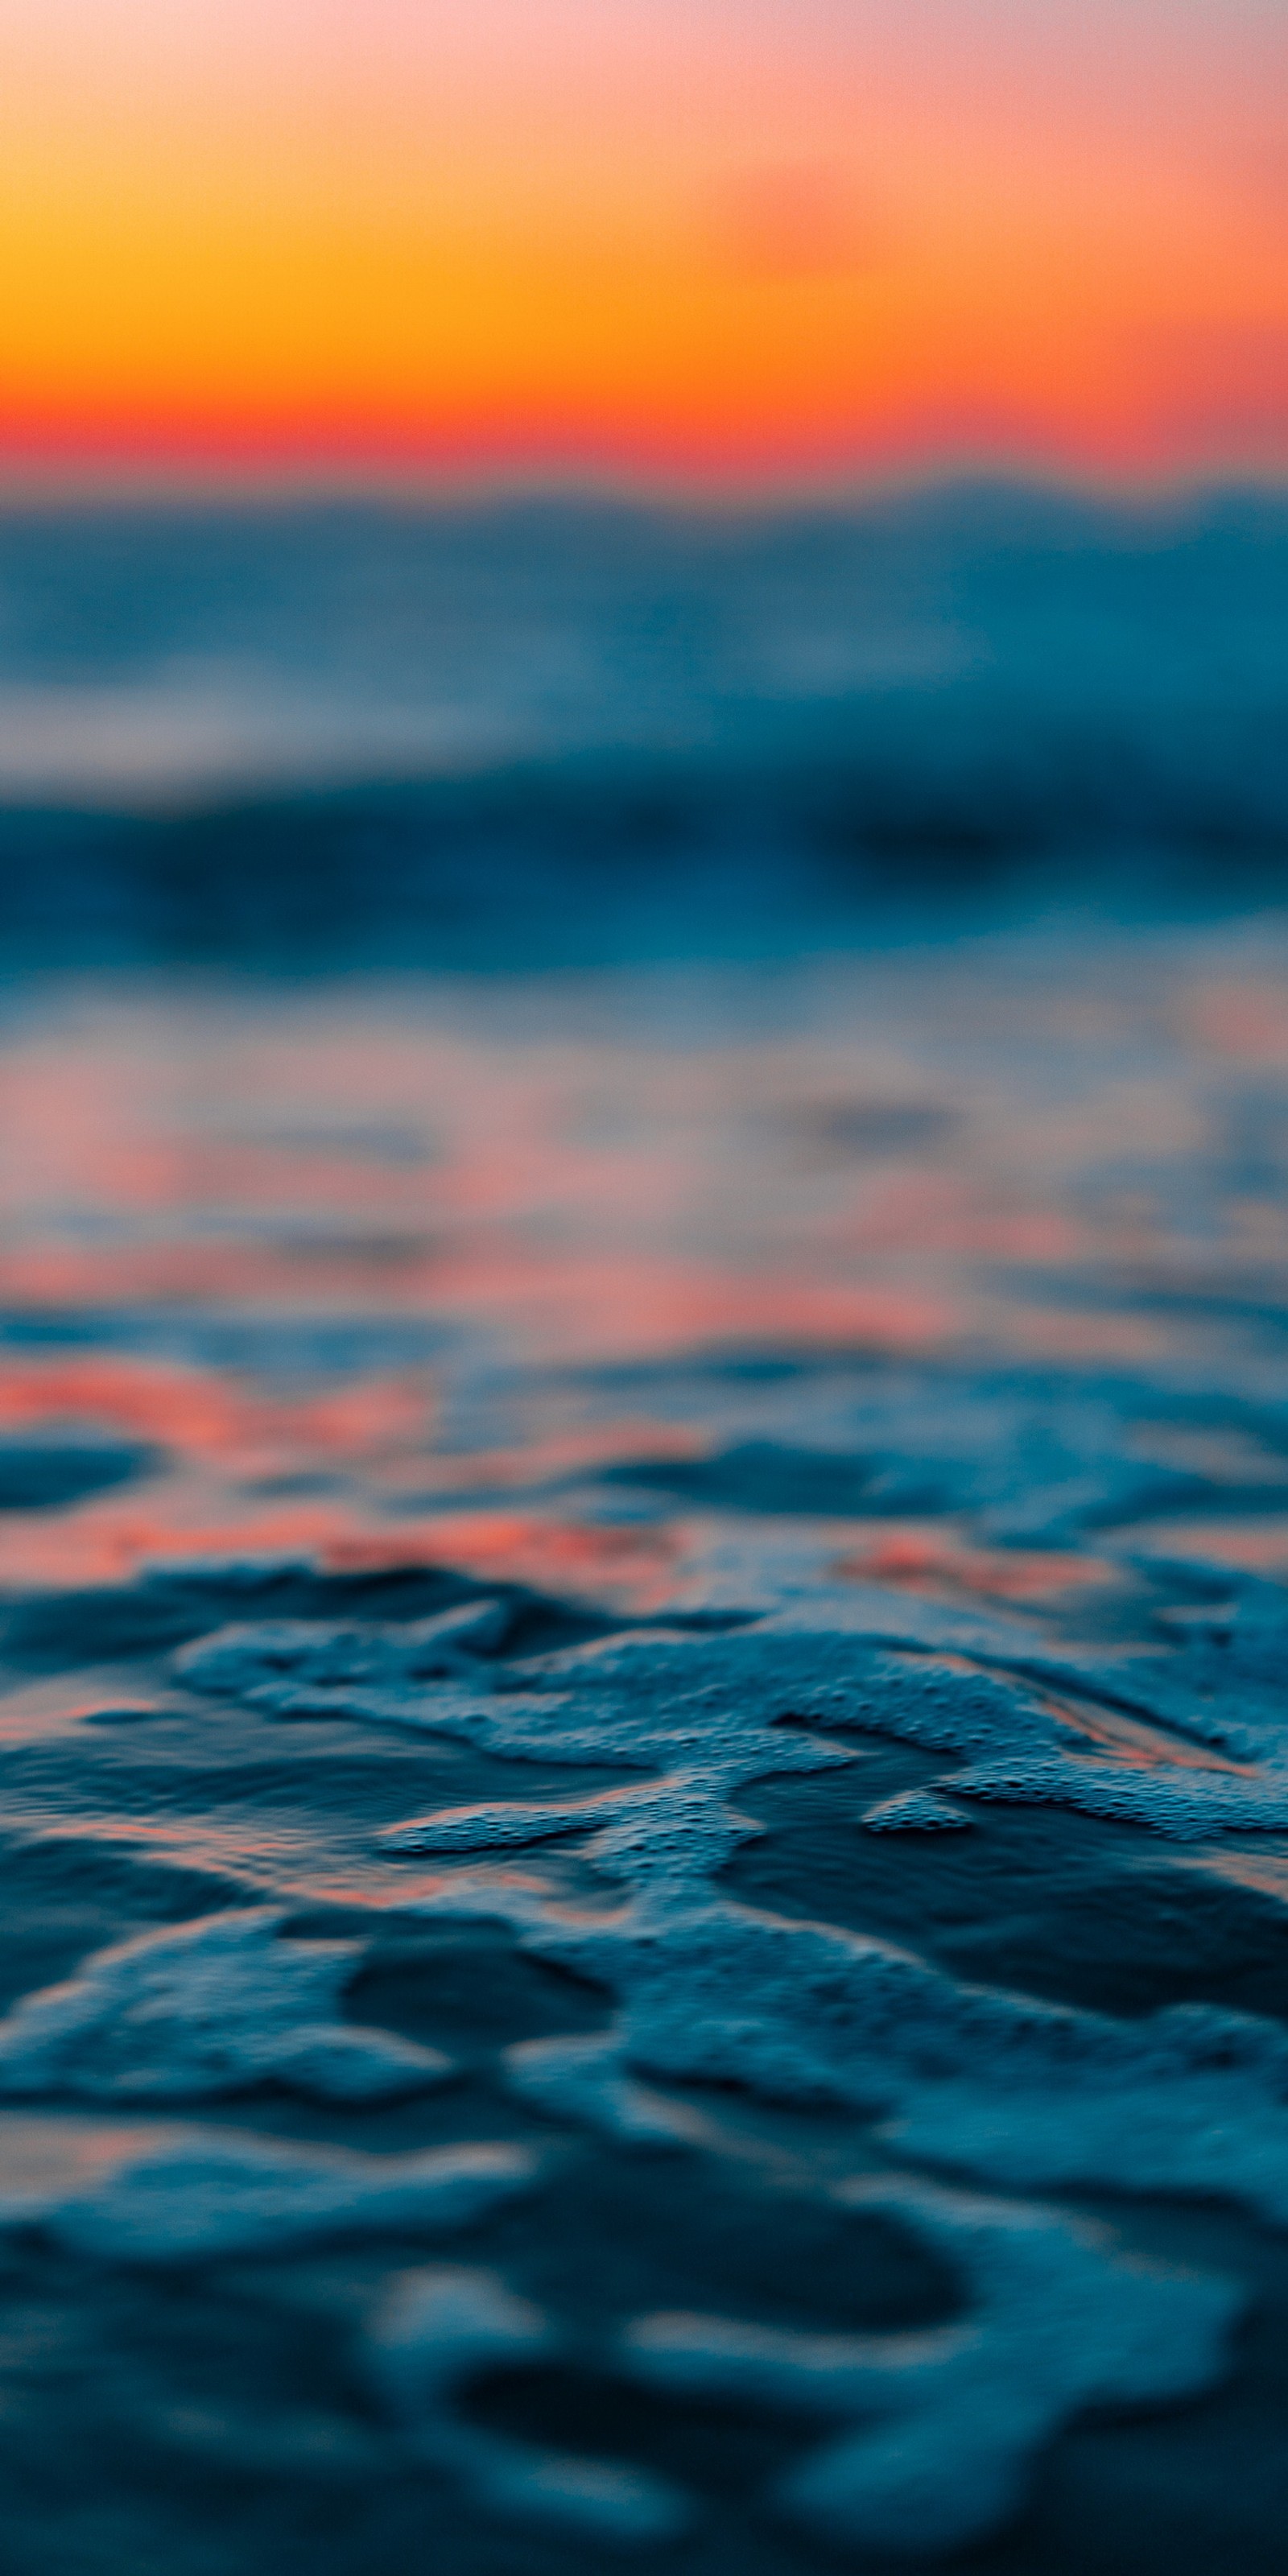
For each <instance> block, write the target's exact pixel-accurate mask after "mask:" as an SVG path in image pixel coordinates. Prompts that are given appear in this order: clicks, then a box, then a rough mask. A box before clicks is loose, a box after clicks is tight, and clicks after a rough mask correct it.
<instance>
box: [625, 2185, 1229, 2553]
mask: <svg viewBox="0 0 1288 2576" xmlns="http://www.w3.org/2000/svg"><path fill="white" fill-rule="evenodd" d="M846 2197H847V2198H848V2199H849V2200H850V2202H851V2203H852V2205H854V2206H856V2207H857V2208H860V2209H863V2210H866V2211H869V2212H875V2213H881V2214H884V2215H887V2216H890V2217H893V2218H896V2219H897V2220H899V2221H900V2222H901V2223H902V2224H903V2225H905V2226H907V2227H909V2228H910V2229H911V2230H912V2231H913V2233H914V2234H916V2235H920V2236H922V2237H923V2238H925V2239H927V2240H928V2241H929V2242H930V2243H931V2244H932V2245H934V2247H935V2248H936V2249H937V2250H938V2251H940V2252H941V2253H944V2254H946V2255H947V2256H948V2257H949V2259H950V2260H951V2261H952V2262H953V2264H954V2265H955V2266H956V2268H957V2269H958V2271H959V2272H960V2273H962V2274H964V2276H965V2280H966V2284H967V2287H968V2291H969V2295H970V2302H971V2304H970V2308H969V2311H968V2313H967V2314H966V2316H964V2317H963V2318H961V2319H955V2320H953V2321H952V2322H950V2323H948V2324H946V2325H942V2326H938V2327H936V2328H934V2329H932V2330H930V2331H927V2332H919V2333H914V2334H908V2333H903V2334H889V2335H812V2334H801V2333H795V2332H791V2331H786V2330H783V2329H781V2328H773V2327H767V2326H756V2325H747V2324H743V2323H741V2322H732V2321H729V2320H727V2319H724V2318H714V2317H702V2316H687V2315H679V2316H653V2317H644V2318H640V2319H638V2320H637V2321H636V2323H635V2324H634V2325H633V2326H632V2327H631V2328H630V2329H629V2330H628V2332H627V2334H626V2336H625V2338H624V2345H623V2357H624V2359H625V2362H626V2364H627V2366H628V2367H629V2368H631V2369H633V2370H634V2371H635V2372H636V2374H637V2375H638V2376H639V2377H641V2378H643V2379H646V2380H648V2381H650V2382H651V2383H653V2384H655V2385H660V2386H663V2387H666V2388H671V2389H676V2390H680V2391H683V2392H684V2393H686V2394H701V2395H704V2396H721V2397H735V2398H736V2397H744V2398H751V2399H753V2400H755V2401H758V2402H759V2403H761V2404H769V2405H775V2406H782V2407H786V2408H791V2409H794V2410H799V2411H800V2412H802V2413H804V2414H806V2415H812V2414H818V2415H821V2416H823V2417H825V2418H827V2419H829V2421H830V2423H831V2425H832V2426H833V2428H835V2424H836V2420H837V2419H838V2418H839V2419H841V2424H842V2427H843V2429H842V2430H840V2431H839V2432H838V2431H837V2430H835V2429H832V2430H831V2431H830V2432H829V2433H828V2435H827V2436H826V2438H825V2439H824V2440H823V2441H822V2443H821V2444H820V2445H819V2447H818V2448H817V2449H815V2450H814V2451H812V2452H811V2453H810V2454H809V2455H808V2456H807V2457H806V2458H805V2460H804V2461H803V2462H802V2464H801V2465H800V2466H799V2467H797V2468H795V2469H794V2470H793V2471H792V2472H791V2473H790V2475H789V2476H788V2477H787V2478H785V2479H784V2480H783V2481H782V2482H781V2484H780V2486H779V2489H778V2502H779V2504H780V2506H781V2507H782V2509H784V2510H785V2511H786V2512H787V2513H789V2514H790V2515H791V2516H792V2517H793V2519H794V2520H796V2521H798V2522H801V2523H803V2524H805V2525H806V2526H807V2527H808V2528H809V2529H810V2530H811V2531H813V2532H815V2533H817V2534H818V2535H819V2536H820V2537H822V2538H825V2539H827V2540H830V2541H832V2542H834V2543H839V2544H840V2545H841V2546H843V2547H847V2548H859V2549H888V2550H898V2551H905V2550H907V2551H916V2552H920V2551H940V2550H946V2549H957V2548H962V2547H966V2546H968V2545H969V2544H970V2543H971V2542H972V2541H975V2540H979V2539H981V2538H984V2537H986V2536H987V2534H988V2533H989V2532H990V2531H992V2530H993V2529H995V2528H996V2527H997V2526H998V2525H999V2524H1000V2523H1003V2522H1005V2521H1007V2520H1009V2518H1010V2517H1011V2515H1012V2514H1013V2513H1014V2512H1015V2510H1016V2509H1017V2507H1018V2506H1019V2504H1020V2503H1021V2501H1022V2499H1023V2494H1024V2490H1025V2487H1026V2485H1027V2483H1028V2479H1029V2476H1030V2473H1031V2470H1032V2466H1033V2463H1034V2459H1035V2456H1036V2454H1037V2453H1038V2452H1039V2450H1040V2448H1041V2446H1042V2445H1043V2443H1045V2442H1046V2441H1047V2440H1048V2438H1049V2437H1050V2435H1051V2434H1052V2433H1053V2432H1054V2431H1055V2430H1056V2429H1057V2427H1058V2426H1059V2425H1060V2424H1061V2423H1062V2422H1064V2421H1065V2420H1066V2418H1067V2417H1068V2416H1069V2415H1071V2414H1072V2413H1074V2412H1075V2411H1076V2410H1077V2409H1078V2408H1080V2407H1082V2406H1086V2405H1105V2404H1113V2403H1119V2404H1125V2405H1136V2404H1140V2403H1149V2402H1154V2403H1157V2402H1159V2401H1160V2400H1167V2399H1175V2398H1180V2397H1186V2396H1191V2395H1193V2394H1194V2393H1196V2392H1197V2391H1198V2390H1200V2389H1202V2388H1205V2387H1207V2386H1209V2385H1210V2384H1211V2382H1212V2381H1213V2380H1214V2379H1216V2378H1217V2377H1218V2376H1219V2375H1220V2374H1221V2372H1222V2370H1223V2368H1224V2365H1225V2361H1226V2339H1227V2335H1228V2331H1229V2328H1230V2326H1231V2325H1232V2323H1233V2321H1234V2318H1235V2316H1236V2314H1237V2312H1238V2309H1239V2306H1240V2304H1241V2302H1240V2298H1239V2294H1238V2293H1237V2292H1236V2291H1235V2290H1234V2289H1232V2288H1231V2286H1230V2285H1229V2284H1227V2283H1225V2282H1222V2281H1219V2280H1215V2279H1212V2278H1205V2277H1200V2276H1197V2275H1194V2274H1190V2273H1182V2272H1176V2271H1165V2270H1163V2269H1161V2268H1160V2267H1158V2266H1156V2265H1152V2264H1145V2263H1139V2262H1135V2261H1129V2260H1127V2259H1125V2258H1124V2257H1123V2256H1122V2255H1121V2254H1120V2253H1118V2252H1116V2251H1115V2250H1114V2249H1113V2247H1112V2245H1111V2243H1110V2241H1109V2240H1108V2238H1107V2237H1106V2236H1105V2234H1104V2233H1103V2232H1102V2231H1101V2230H1099V2229H1097V2228H1095V2227H1092V2226H1088V2225H1086V2224H1084V2223H1082V2222H1080V2221H1077V2220H1073V2219H1069V2218H1066V2217H1064V2216H1059V2215H1056V2214H1055V2213H1053V2212H1049V2211H1045V2210H1038V2209H1032V2208H1017V2207H1014V2206H1008V2205H1006V2204H1005V2203H999V2202H995V2201H993V2202H983V2201H979V2200H974V2199H967V2198H965V2197H963V2196H962V2195H960V2194H955V2193H954V2194H950V2193H947V2192H944V2191H940V2190H936V2189H934V2188H933V2187H932V2186H928V2185H926V2184H923V2183H916V2182H911V2181H906V2180H879V2181H878V2180H872V2179H870V2178H867V2177H865V2178H864V2179H863V2180H862V2181H861V2182H859V2183H856V2184H854V2185H851V2186H850V2187H849V2190H848V2192H847V2194H846Z"/></svg>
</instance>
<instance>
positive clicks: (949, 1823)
mask: <svg viewBox="0 0 1288 2576" xmlns="http://www.w3.org/2000/svg"><path fill="white" fill-rule="evenodd" d="M863 1822H864V1824H865V1825H866V1826H867V1829H868V1832H869V1833H870V1834H956V1833H960V1832H961V1831H962V1829H963V1827H964V1826H966V1825H969V1823H970V1817H969V1816H966V1815H963V1813H962V1810H961V1808H960V1807H950V1806H949V1803H948V1800H947V1799H946V1798H937V1797H935V1796H934V1794H933V1792H932V1791H931V1790H929V1789H906V1790H905V1791H904V1793H903V1796H902V1797H900V1798H881V1799H879V1800H878V1802H877V1804H876V1806H875V1807H865V1808H864V1811H863Z"/></svg>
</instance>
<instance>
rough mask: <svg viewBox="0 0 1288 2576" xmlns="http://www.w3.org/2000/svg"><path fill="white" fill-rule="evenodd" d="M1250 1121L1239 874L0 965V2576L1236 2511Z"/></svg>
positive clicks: (783, 2553) (1249, 1801) (1251, 1896)
mask: <svg viewBox="0 0 1288 2576" xmlns="http://www.w3.org/2000/svg"><path fill="white" fill-rule="evenodd" d="M731 944H733V943H731ZM795 944H796V949H797V951H800V950H801V949H802V948H803V946H804V943H803V942H802V941H801V940H799V939H798V940H797V941H796V943H795ZM1286 1105H1288V933H1286V932H1285V930H1284V927H1283V924H1282V922H1281V921H1280V920H1279V919H1278V918H1276V917H1275V916H1272V915H1266V916H1264V917H1262V918H1260V919H1257V920H1255V921H1252V922H1250V923H1245V924H1237V923H1229V922H1225V923H1209V924H1208V925H1206V926H1203V925H1199V926H1197V927H1196V926H1190V927H1186V926H1184V925H1177V926H1173V927H1166V926H1164V927H1160V926H1158V925H1157V924H1155V925H1154V926H1153V927H1152V928H1150V929H1148V930H1145V929H1133V928H1131V927H1122V926H1119V927H1116V928H1115V927H1112V926H1108V927H1107V926H1104V925H1103V924H1102V925H1101V926H1099V927H1097V925H1096V924H1095V922H1094V921H1092V920H1090V919H1079V918H1077V917H1076V916H1075V915H1074V914H1073V913H1072V911H1071V910H1069V909H1067V908H1066V911H1065V913H1064V915H1063V916H1062V917H1059V918H1057V917H1054V916H1052V915H1050V914H1048V916H1047V917H1046V918H1045V919H1044V920H1043V921H1041V922H1039V924H1038V925H1037V926H1033V927H1029V928H1028V929H1024V930H1020V929H1013V930H1003V929H1002V928H1000V927H998V928H996V929H994V930H993V931H992V932H991V933H985V931H984V930H982V929H980V930H978V931H976V932H975V933H973V934H972V935H969V936H963V937H961V938H959V939H958V940H957V941H955V942H954V943H953V944H952V945H951V946H948V945H944V944H934V943H931V942H929V941H926V940H922V941H914V940H912V939H910V938H909V939H905V940H904V941H903V942H902V944H890V945H887V946H886V947H885V948H884V949H875V948H870V949H868V950H867V951H857V950H856V951H851V952H849V953H845V952H830V953H823V954H819V955H814V956H811V955H810V954H808V953H794V954H790V955H784V956H781V957H779V958H778V959H777V960H776V961H775V960H773V959H770V960H766V959H763V958H762V959H761V960H759V961H753V962H750V963H746V962H744V963H742V964H738V963H733V964H713V963H710V962H706V963H704V962H702V961H701V960H696V961H695V960H690V961H689V962H688V963H680V964H672V965H667V964H664V963H663V964H658V965H655V966H653V967H651V968H647V969H646V968H635V969H629V968H626V967H621V966H600V967H597V968H591V967H583V968H582V969H580V970H576V971H574V970H572V969H564V970H561V971H557V972H556V971H553V970H550V971H546V972H544V973H540V974H532V975H530V976H525V975H524V974H522V973H519V972H511V973H508V974H506V975H504V976H492V977H482V976H480V977H478V978H477V979H473V980H472V979H470V978H469V977H467V976H464V975H455V976H451V977H449V976H446V975H444V976H440V977H439V978H437V979H434V978H432V977H429V976H411V975H407V976H403V977H401V978H398V977H395V976H392V975H385V976H384V977H383V978H382V979H376V978H371V979H367V980H363V979H361V978H358V977H354V976H341V975H339V974H338V973H337V974H333V975H330V976H327V977H324V978H321V979H318V980H315V981H314V982H313V983H311V984H308V985H301V984H298V983H295V984H287V983H281V982H273V981H259V982H257V981H255V980H254V979H253V978H251V977H249V976H247V975H243V976H241V977H239V978H229V979H228V980H225V981H223V982H218V981H209V980H202V979H201V978H200V977H199V976H198V975H197V974H196V972H195V970H187V971H186V972H179V971H177V970H175V971H171V972H170V973H168V974H166V975H154V976H152V977H150V978H148V977H144V976H141V975H140V976H136V977H134V978H133V979H130V978H126V977H118V978H115V979H113V978H111V977H107V976H105V975H99V976H97V977H93V978H88V979H86V978H81V979H77V978H74V977H71V976H65V977H63V978H61V979H59V978H51V979H46V980H44V981H42V982H37V983H33V984H31V985H30V986H28V987H27V988H26V990H25V991H24V992H23V993H22V994H21V995H20V996H19V995H16V994H13V993H11V994H10V995H9V997H8V999H7V1001H6V1004H5V1008H4V1018H3V1024H2V1026H0V1138H2V1143H0V1216H2V1223H3V1249H2V1251H0V1583H2V1585H3V1591H4V1604H5V1611H4V1616H5V1629H4V1638H3V1659H4V1695H3V1698H0V1765H2V1767H3V1786H4V1803H3V1828H2V1830H3V1837H4V1845H5V1857H6V1868H5V1873H4V1883H3V1900H2V1902H3V1908H4V1929H5V1939H4V1943H3V1947H2V1949H0V1963H2V1970H3V1977H4V1981H5V1994H4V1997H3V2002H4V2004H5V2006H6V2009H7V2015H8V2017H7V2018H6V2019H4V2020H3V2021H0V2091H3V2093H4V2095H5V2097H6V2098H5V2103H4V2107H3V2109H2V2110H0V2215H2V2216H3V2218H4V2221H5V2232H4V2234H3V2237H2V2238H0V2263H2V2264H3V2266H4V2269H5V2272H6V2275H7V2288H8V2300H7V2304H6V2314H5V2326H4V2340H3V2351H4V2373H5V2404H4V2409H3V2411H0V2462H2V2463H3V2467H2V2471H0V2474H2V2475H3V2480H4V2485H5V2489H6V2493H7V2498H8V2503H7V2521H8V2526H9V2534H10V2537H9V2541H8V2543H7V2547H8V2550H9V2556H8V2559H7V2564H8V2565H10V2566H12V2567H13V2568H14V2569H15V2571H17V2576H35V2571H36V2570H38V2569H39V2570H42V2571H43V2570H44V2569H47V2568H48V2567H50V2566H53V2565H57V2567H58V2568H59V2569H60V2571H66V2576H106V2571H108V2570H112V2571H115V2570H118V2569H121V2568H124V2567H128V2568H129V2569H130V2570H131V2571H132V2576H145V2571H152V2570H153V2569H155V2570H158V2571H159V2570H160V2569H161V2568H162V2567H163V2566H164V2567H165V2568H166V2569H167V2570H168V2569H170V2568H173V2567H174V2566H176V2565H178V2566H182V2568H183V2569H184V2570H185V2576H233V2571H237V2576H244V2571H260V2570H263V2571H264V2576H267V2571H269V2570H270V2569H272V2570H277V2569H280V2568H282V2567H284V2566H291V2567H294V2566H304V2565H305V2564H307V2565H308V2566H309V2567H310V2568H316V2569H317V2570H318V2571H319V2576H359V2571H362V2576H395V2571H398V2576H402V2572H403V2571H404V2570H405V2569H407V2568H411V2567H415V2566H418V2565H420V2564H422V2563H424V2564H427V2565H430V2564H432V2565H433V2566H434V2567H435V2568H441V2569H443V2570H450V2571H451V2576H458V2571H459V2576H502V2571H504V2572H505V2576H529V2571H532V2576H555V2571H559V2576H563V2571H565V2570H567V2571H580V2570H582V2569H583V2568H584V2569H585V2570H587V2571H588V2576H589V2571H591V2570H595V2571H598V2570H600V2569H602V2568H603V2567H604V2566H605V2565H606V2564H610V2563H614V2564H615V2563H618V2562H619V2560H622V2561H624V2562H625V2563H627V2564H630V2565H637V2566H639V2567H640V2568H641V2569H642V2570H645V2571H651V2570H654V2569H656V2570H657V2571H659V2576H661V2571H663V2570H669V2569H675V2570H677V2571H679V2570H682V2571H685V2576H689V2572H690V2571H692V2576H699V2571H700V2576H728V2572H729V2571H731V2570H733V2569H737V2570H739V2571H740V2576H741V2571H744V2570H746V2571H750V2572H751V2576H807V2571H814V2570H818V2571H819V2572H820V2576H822V2571H823V2570H825V2569H826V2568H827V2567H828V2566H832V2565H835V2564H837V2563H838V2553H839V2554H840V2560H841V2562H842V2563H845V2561H847V2560H848V2561H849V2563H853V2564H856V2565H860V2566H862V2567H864V2568H871V2569H875V2570H885V2569H887V2568H889V2569H893V2568H894V2567H896V2566H902V2565H904V2564H906V2563H907V2560H908V2557H909V2554H911V2555H912V2557H913V2558H914V2559H916V2558H917V2557H919V2556H920V2557H921V2558H922V2559H923V2560H924V2558H925V2556H926V2555H927V2554H929V2555H931V2556H934V2555H936V2554H944V2553H946V2554H947V2555H948V2556H949V2557H950V2558H951V2557H952V2555H953V2554H954V2553H956V2552H959V2551H962V2550H964V2551H966V2552H967V2563H969V2564H970V2565H971V2566H972V2567H977V2568H979V2569H981V2570H988V2571H996V2576H1002V2571H1007V2576H1046V2571H1048V2570H1049V2571H1068V2576H1073V2571H1075V2570H1077V2571H1083V2570H1085V2569H1087V2568H1089V2567H1092V2566H1094V2567H1096V2568H1097V2569H1098V2570H1105V2571H1114V2570H1119V2569H1121V2570H1123V2571H1126V2570H1127V2569H1128V2568H1131V2569H1133V2570H1140V2569H1148V2568H1154V2567H1157V2568H1159V2569H1162V2568H1163V2567H1164V2566H1167V2567H1168V2568H1172V2569H1176V2568H1179V2569H1193V2570H1195V2571H1197V2570H1199V2569H1202V2570H1204V2571H1205V2572H1206V2571H1209V2570H1211V2569H1212V2568H1213V2567H1216V2566H1222V2567H1227V2566H1228V2567H1233V2566H1235V2565H1237V2566H1238V2567H1239V2568H1240V2570H1241V2571H1247V2576H1259V2571H1261V2570H1265V2571H1267V2576H1268V2571H1270V2570H1271V2569H1272V2568H1276V2567H1278V2566H1279V2565H1280V2564H1281V2557H1282V2541H1281V2535H1282V2520H1283V2511H1282V2499H1281V2493H1280V2484H1279V2469H1278V2460H1279V2449H1280V2442H1279V2417H1280V2411H1281V2402H1282V2389H1283V2385H1284V2379H1285V2371H1286V2368H1288V2260H1286V2258H1285V2254H1284V2240H1283V2229H1284V2226H1285V2224H1286V2223H1288V2035H1286V2034H1285V2032H1284V2029H1283V2023H1284V2019H1285V2016H1286V2015H1288V1913H1286V1912H1285V1905H1286V1903H1288V1759H1285V1754H1284V1749H1283V1747H1284V1730H1283V1720H1282V1703H1283V1690H1284V1681H1285V1675H1286V1674H1288V1592H1285V1590H1284V1582H1285V1577H1286V1576H1288V1379H1286V1378H1285V1366H1284V1348H1285V1345H1284V1332H1285V1322H1286V1319H1288V1238H1286V1237H1285V1233H1284V1224H1283V1207H1284V1196H1285V1158H1286V1157H1288V1127H1286V1126H1285V1107H1286ZM122 1944H124V1945H126V1946H125V1947H124V1949H122V1948H121V1947H120V1945H122ZM130 1945H134V1946H130ZM104 1953H108V1954H110V1955H108V1956H107V1957H106V1958H105V1959H104V1958H103V1956H102V1954H104Z"/></svg>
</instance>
